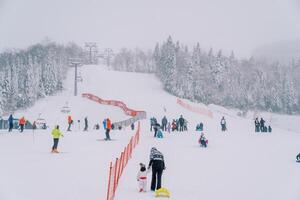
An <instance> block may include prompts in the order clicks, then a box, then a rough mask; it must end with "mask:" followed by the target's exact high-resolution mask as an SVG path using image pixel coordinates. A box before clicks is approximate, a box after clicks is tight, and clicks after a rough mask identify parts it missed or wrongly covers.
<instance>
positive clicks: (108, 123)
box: [105, 118, 111, 140]
mask: <svg viewBox="0 0 300 200" xmlns="http://www.w3.org/2000/svg"><path fill="white" fill-rule="evenodd" d="M105 127H106V131H105V136H106V138H105V140H111V139H110V136H109V132H110V129H111V121H110V119H109V118H107V119H106V126H105Z"/></svg>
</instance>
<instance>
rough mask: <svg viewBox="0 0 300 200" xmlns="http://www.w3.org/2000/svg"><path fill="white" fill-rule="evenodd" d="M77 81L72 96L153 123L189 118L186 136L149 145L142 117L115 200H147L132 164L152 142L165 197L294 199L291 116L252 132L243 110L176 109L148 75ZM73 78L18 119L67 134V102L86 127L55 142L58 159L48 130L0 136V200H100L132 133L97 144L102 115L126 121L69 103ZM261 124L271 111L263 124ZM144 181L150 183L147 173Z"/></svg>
mask: <svg viewBox="0 0 300 200" xmlns="http://www.w3.org/2000/svg"><path fill="white" fill-rule="evenodd" d="M81 75H82V77H83V83H81V84H79V94H80V93H82V92H89V93H93V94H95V95H98V96H99V97H101V98H104V99H116V100H121V101H124V102H125V103H126V104H127V105H128V107H130V108H133V109H137V110H145V111H146V112H147V116H148V118H150V117H152V116H155V117H157V118H158V119H159V120H160V119H161V118H162V117H163V116H164V115H166V116H167V118H168V119H169V120H171V119H174V118H178V117H179V115H180V114H182V115H183V116H184V117H185V118H186V119H187V120H188V122H189V124H188V126H189V131H188V132H185V133H176V132H175V133H171V134H169V133H166V134H165V138H163V139H156V138H153V133H152V132H150V131H149V119H147V120H143V121H142V123H141V128H142V132H141V143H140V144H139V145H138V146H137V148H136V149H135V150H134V154H133V158H132V160H130V161H129V163H128V165H127V167H126V169H125V171H124V173H123V175H122V177H121V180H120V185H119V187H118V189H117V196H116V199H118V200H123V199H133V200H135V199H136V200H140V199H142V200H147V199H154V194H153V193H152V192H147V193H138V188H137V187H138V183H137V181H136V174H137V172H138V163H140V162H143V163H146V164H148V162H149V153H150V148H151V147H153V146H156V147H157V148H158V149H159V150H160V151H161V152H162V153H163V154H164V156H165V160H166V170H165V171H164V174H163V186H164V187H166V188H168V189H170V191H171V199H174V200H183V199H187V200H199V199H206V200H210V199H211V200H214V199H224V200H235V199H237V200H238V199H243V200H248V199H249V200H250V199H251V200H254V199H255V200H265V199H272V200H282V199H289V200H298V199H300V190H299V188H300V182H299V180H300V173H299V171H300V164H299V163H296V162H295V156H296V154H297V153H298V152H299V151H300V131H297V130H299V129H298V128H297V127H298V124H297V122H299V119H300V118H299V117H294V119H295V120H294V122H295V123H289V122H293V121H290V120H289V117H286V116H279V115H276V120H273V121H272V120H271V124H272V123H274V127H273V133H271V134H269V133H264V134H259V133H256V134H255V133H254V127H253V121H252V117H251V115H250V114H249V116H247V118H241V117H238V116H237V115H236V112H235V111H232V110H227V109H225V108H222V107H219V106H213V105H211V106H209V108H210V109H211V110H212V111H213V114H214V117H213V118H212V119H211V118H208V117H205V116H201V115H199V114H195V113H192V112H190V111H187V110H185V109H184V108H182V107H180V106H178V105H177V104H176V97H174V96H171V95H169V94H167V93H166V92H164V91H163V89H162V87H161V84H160V83H159V81H158V80H157V79H156V78H155V76H154V75H149V74H139V73H127V72H115V71H110V70H107V69H105V67H103V66H83V67H82V68H81ZM72 78H73V74H72V72H70V75H69V79H68V80H67V82H66V88H67V90H66V91H64V92H63V93H62V94H59V95H57V96H53V97H48V98H47V99H45V100H41V101H39V102H38V103H37V104H36V105H35V106H33V107H32V108H30V109H28V110H25V111H20V112H18V113H16V114H15V117H20V116H23V115H24V116H25V117H26V118H27V119H31V120H33V119H36V118H37V117H38V115H39V113H41V116H42V117H43V118H45V119H47V122H48V124H49V126H50V127H51V128H52V127H53V126H54V125H55V124H59V125H61V127H62V130H63V131H64V130H66V121H67V114H63V113H61V112H60V109H61V107H62V106H64V105H65V102H68V104H69V106H70V108H71V114H72V116H73V117H74V119H75V120H74V121H75V122H77V120H78V119H80V120H81V121H83V118H84V117H85V116H88V118H89V126H90V131H89V132H88V133H86V132H82V131H79V130H78V129H79V127H78V123H75V124H76V127H73V129H74V130H73V131H72V132H71V133H65V137H64V138H62V139H61V140H60V143H59V149H60V150H61V151H62V153H61V154H58V155H53V154H50V148H51V145H52V139H51V136H50V129H48V130H46V131H41V130H39V131H36V132H34V133H33V132H32V131H26V132H25V133H24V134H8V133H7V132H6V131H2V132H1V133H2V134H0V158H1V166H0V169H1V170H0V177H1V178H0V199H1V200H2V199H3V200H38V199H43V200H50V199H51V200H53V199H57V200H77V199H78V200H83V199H89V200H93V199H95V200H96V199H105V194H106V186H107V176H108V174H107V173H108V165H109V162H110V161H112V160H114V158H115V157H116V156H118V155H119V153H120V152H121V150H123V148H124V147H125V145H126V144H127V142H128V141H129V138H130V137H131V136H132V135H133V132H132V131H130V130H129V129H128V128H127V129H126V130H125V131H123V130H122V131H113V132H112V138H114V139H115V140H114V141H111V142H104V141H101V139H102V138H103V137H104V131H103V129H102V123H101V122H102V120H103V119H104V118H105V117H110V118H111V119H112V120H113V121H118V120H121V119H126V118H128V116H125V115H124V113H123V112H122V111H121V110H120V109H119V108H115V107H110V106H104V105H99V104H97V103H95V102H92V101H89V100H87V99H84V98H81V97H73V96H72V94H73V90H72V86H73V85H72V84H73V82H72V80H73V79H72ZM195 105H196V106H201V107H205V106H204V105H201V104H195ZM223 115H224V116H225V118H226V120H227V124H228V132H226V133H221V131H220V124H219V122H220V118H221V117H222V116H223ZM260 115H261V116H264V114H263V113H261V114H260ZM266 115H267V114H266ZM268 118H269V115H268V116H266V121H268V120H269V119H268ZM297 119H298V121H297ZM200 121H202V122H204V129H205V133H206V137H207V139H208V140H209V144H208V148H207V149H203V148H200V147H199V145H198V143H197V141H198V138H199V134H198V133H196V132H195V131H194V128H195V126H196V124H197V123H199V122H200ZM281 121H284V123H281ZM275 122H276V124H275ZM95 123H99V124H100V126H101V129H100V130H98V131H96V130H91V128H92V126H93V125H94V124H95ZM282 124H284V125H282ZM272 125H273V124H272ZM275 125H276V126H275ZM277 127H278V128H277ZM82 128H83V125H81V129H82ZM293 131H296V132H293ZM148 178H149V179H148V186H150V178H151V173H149V176H148Z"/></svg>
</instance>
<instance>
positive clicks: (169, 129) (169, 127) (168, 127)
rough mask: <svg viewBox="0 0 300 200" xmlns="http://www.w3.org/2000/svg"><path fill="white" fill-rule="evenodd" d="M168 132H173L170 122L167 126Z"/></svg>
mask: <svg viewBox="0 0 300 200" xmlns="http://www.w3.org/2000/svg"><path fill="white" fill-rule="evenodd" d="M167 130H168V133H170V132H171V123H170V122H168V125H167Z"/></svg>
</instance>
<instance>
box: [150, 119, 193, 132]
mask: <svg viewBox="0 0 300 200" xmlns="http://www.w3.org/2000/svg"><path fill="white" fill-rule="evenodd" d="M187 124H188V121H187V120H186V119H184V118H183V116H182V115H180V117H179V118H178V119H173V120H172V122H170V121H168V119H167V117H166V116H164V117H163V118H162V120H161V124H159V123H158V121H157V119H156V118H155V117H152V118H150V131H154V137H161V134H162V133H161V131H164V132H168V133H171V131H172V132H175V131H176V132H178V131H179V132H183V131H187V130H188V127H187Z"/></svg>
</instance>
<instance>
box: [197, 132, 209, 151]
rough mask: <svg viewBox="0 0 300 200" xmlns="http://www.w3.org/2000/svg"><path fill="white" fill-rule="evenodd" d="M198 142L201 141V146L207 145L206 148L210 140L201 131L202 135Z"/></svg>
mask: <svg viewBox="0 0 300 200" xmlns="http://www.w3.org/2000/svg"><path fill="white" fill-rule="evenodd" d="M198 142H199V144H200V146H201V147H205V148H206V147H207V143H208V140H207V139H206V138H205V136H204V133H203V132H202V133H201V136H200V138H199V141H198Z"/></svg>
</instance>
